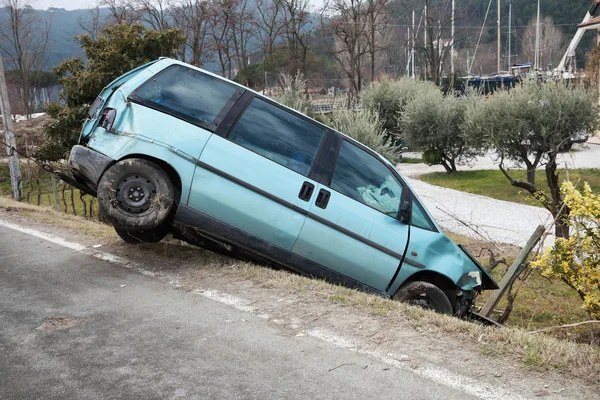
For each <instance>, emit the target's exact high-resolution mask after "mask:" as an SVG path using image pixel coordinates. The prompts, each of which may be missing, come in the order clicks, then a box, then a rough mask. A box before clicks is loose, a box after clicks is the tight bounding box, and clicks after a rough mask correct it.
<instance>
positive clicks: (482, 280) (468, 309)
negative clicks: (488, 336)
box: [457, 244, 501, 326]
mask: <svg viewBox="0 0 600 400" xmlns="http://www.w3.org/2000/svg"><path fill="white" fill-rule="evenodd" d="M458 248H459V249H461V250H462V251H463V253H464V254H465V255H466V256H467V257H468V258H469V260H470V261H471V262H472V263H473V264H474V265H475V266H476V267H477V271H470V272H467V273H466V274H464V275H463V276H462V277H461V278H460V280H459V281H458V286H459V287H460V288H461V293H462V296H460V303H459V304H457V305H458V306H459V307H460V314H459V315H460V316H461V317H462V318H465V319H467V320H472V321H476V322H479V323H482V324H484V325H495V326H501V325H500V324H498V323H497V322H496V321H494V320H492V319H490V318H487V317H485V316H483V315H480V314H477V313H476V312H474V311H473V308H472V307H473V305H474V304H475V299H476V298H477V296H478V295H479V294H480V293H481V292H482V291H483V290H497V289H499V288H500V287H499V286H498V283H496V281H495V280H494V278H493V277H492V276H491V275H490V273H489V272H488V271H486V269H485V268H484V267H483V266H482V265H481V264H480V263H479V261H477V259H476V258H475V257H474V256H473V255H472V254H471V253H469V251H468V250H467V249H466V248H465V247H464V246H463V245H460V244H459V245H458Z"/></svg>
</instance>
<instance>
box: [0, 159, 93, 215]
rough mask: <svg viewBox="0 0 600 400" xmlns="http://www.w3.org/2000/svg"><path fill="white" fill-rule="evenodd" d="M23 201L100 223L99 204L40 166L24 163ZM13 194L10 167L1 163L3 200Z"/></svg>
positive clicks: (0, 175)
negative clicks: (96, 220) (97, 220)
mask: <svg viewBox="0 0 600 400" xmlns="http://www.w3.org/2000/svg"><path fill="white" fill-rule="evenodd" d="M21 175H22V179H23V181H22V184H23V199H22V201H24V202H27V203H29V204H34V205H38V206H46V207H51V208H53V209H55V210H57V211H60V212H63V213H67V214H72V215H81V216H83V217H85V218H90V219H98V200H97V199H96V198H95V197H93V196H90V195H87V194H84V193H83V192H81V191H80V190H79V189H76V188H74V187H73V186H71V185H69V184H67V183H66V182H63V181H62V180H60V179H59V178H58V177H56V176H55V175H54V174H51V173H49V172H47V171H45V170H43V169H42V168H41V167H39V166H38V165H37V164H35V163H33V162H31V161H29V160H26V161H23V160H21ZM11 194H12V189H11V183H10V172H9V169H8V163H6V162H0V196H3V197H7V196H10V195H11Z"/></svg>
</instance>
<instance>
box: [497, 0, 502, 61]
mask: <svg viewBox="0 0 600 400" xmlns="http://www.w3.org/2000/svg"><path fill="white" fill-rule="evenodd" d="M501 34H502V32H500V0H498V73H500V70H501V69H502V64H501V63H502V61H501V60H502V48H501V47H500V46H501V39H502V38H501V36H502V35H501Z"/></svg>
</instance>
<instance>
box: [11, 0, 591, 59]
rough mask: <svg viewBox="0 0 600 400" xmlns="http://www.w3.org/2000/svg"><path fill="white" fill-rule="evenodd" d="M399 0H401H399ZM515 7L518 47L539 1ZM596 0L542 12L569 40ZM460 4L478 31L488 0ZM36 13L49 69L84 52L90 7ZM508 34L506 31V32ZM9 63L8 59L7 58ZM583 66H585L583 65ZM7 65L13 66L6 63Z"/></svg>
mask: <svg viewBox="0 0 600 400" xmlns="http://www.w3.org/2000/svg"><path fill="white" fill-rule="evenodd" d="M396 1H398V0H396ZM431 1H432V4H433V3H436V2H441V1H442V0H431ZM511 2H512V9H513V21H512V22H513V26H515V27H517V28H515V35H514V39H513V40H514V46H515V48H518V46H519V38H520V37H519V35H520V33H522V32H523V27H524V26H525V25H527V24H528V23H529V21H531V19H532V18H534V17H535V15H536V11H537V2H536V1H535V0H511ZM591 3H592V0H569V1H565V0H542V15H549V16H551V17H552V19H553V20H554V22H555V24H557V25H558V26H559V27H560V29H561V30H562V32H563V33H564V34H565V36H566V37H567V39H568V40H570V39H571V38H572V36H573V35H574V33H575V31H576V30H577V24H578V23H579V22H581V20H582V19H583V17H584V16H585V13H586V11H587V10H588V9H589V7H590V6H591ZM456 4H457V7H459V8H460V9H464V10H468V13H469V15H471V16H472V17H470V18H469V22H468V24H469V25H472V26H471V27H469V28H470V29H469V30H470V31H472V32H476V33H477V32H478V30H477V29H475V28H477V27H478V26H480V25H481V24H482V23H483V19H484V16H485V12H486V9H487V6H488V1H485V0H456ZM423 5H424V0H403V1H402V6H401V7H400V6H399V7H398V8H396V10H398V12H399V14H400V15H396V16H395V19H396V20H397V21H398V22H399V23H403V24H410V15H409V12H407V11H406V10H412V9H415V10H421V9H422V8H423ZM508 6H509V0H503V1H502V18H503V25H504V24H505V23H506V21H507V17H508ZM33 12H34V13H35V15H36V16H37V17H39V18H40V19H42V20H50V21H52V26H51V31H50V45H49V48H48V51H47V57H46V66H45V67H46V69H50V68H51V67H54V66H56V65H58V64H60V62H61V61H63V60H64V59H67V58H70V57H78V56H81V55H82V51H81V49H80V47H79V45H78V44H77V42H75V41H74V39H73V37H74V36H76V35H81V34H83V33H85V31H84V29H83V28H82V27H81V26H80V23H83V24H85V21H86V20H87V17H88V16H89V10H88V9H80V10H65V9H62V8H50V9H48V10H33ZM108 14H109V12H108V10H107V9H100V17H101V19H104V18H106V17H107V16H108ZM6 18H7V12H6V9H4V8H0V23H2V22H3V21H6ZM495 21H496V0H493V2H492V7H491V9H490V15H489V16H488V22H487V26H488V29H487V32H486V35H484V38H483V42H484V43H492V42H494V40H495V34H496V30H495ZM505 34H506V33H505V32H503V35H505ZM592 46H593V35H592V34H591V33H587V34H586V36H585V40H584V41H583V42H582V45H581V47H580V50H579V52H578V59H579V60H583V59H584V58H585V56H584V55H585V53H587V51H589V50H590V48H591V47H592ZM5 63H6V60H5ZM212 64H213V63H211V62H210V60H206V61H205V65H206V66H209V65H212ZM580 66H581V65H580ZM6 67H7V68H10V67H11V66H9V65H6Z"/></svg>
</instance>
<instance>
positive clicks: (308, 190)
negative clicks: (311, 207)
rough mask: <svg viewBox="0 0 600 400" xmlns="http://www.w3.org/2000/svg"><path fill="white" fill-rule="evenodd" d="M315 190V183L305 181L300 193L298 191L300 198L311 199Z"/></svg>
mask: <svg viewBox="0 0 600 400" xmlns="http://www.w3.org/2000/svg"><path fill="white" fill-rule="evenodd" d="M314 190H315V185H313V184H312V183H310V182H304V183H303V184H302V187H301V188H300V193H298V198H299V199H300V200H304V201H309V200H310V198H311V197H312V194H313V191H314Z"/></svg>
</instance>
